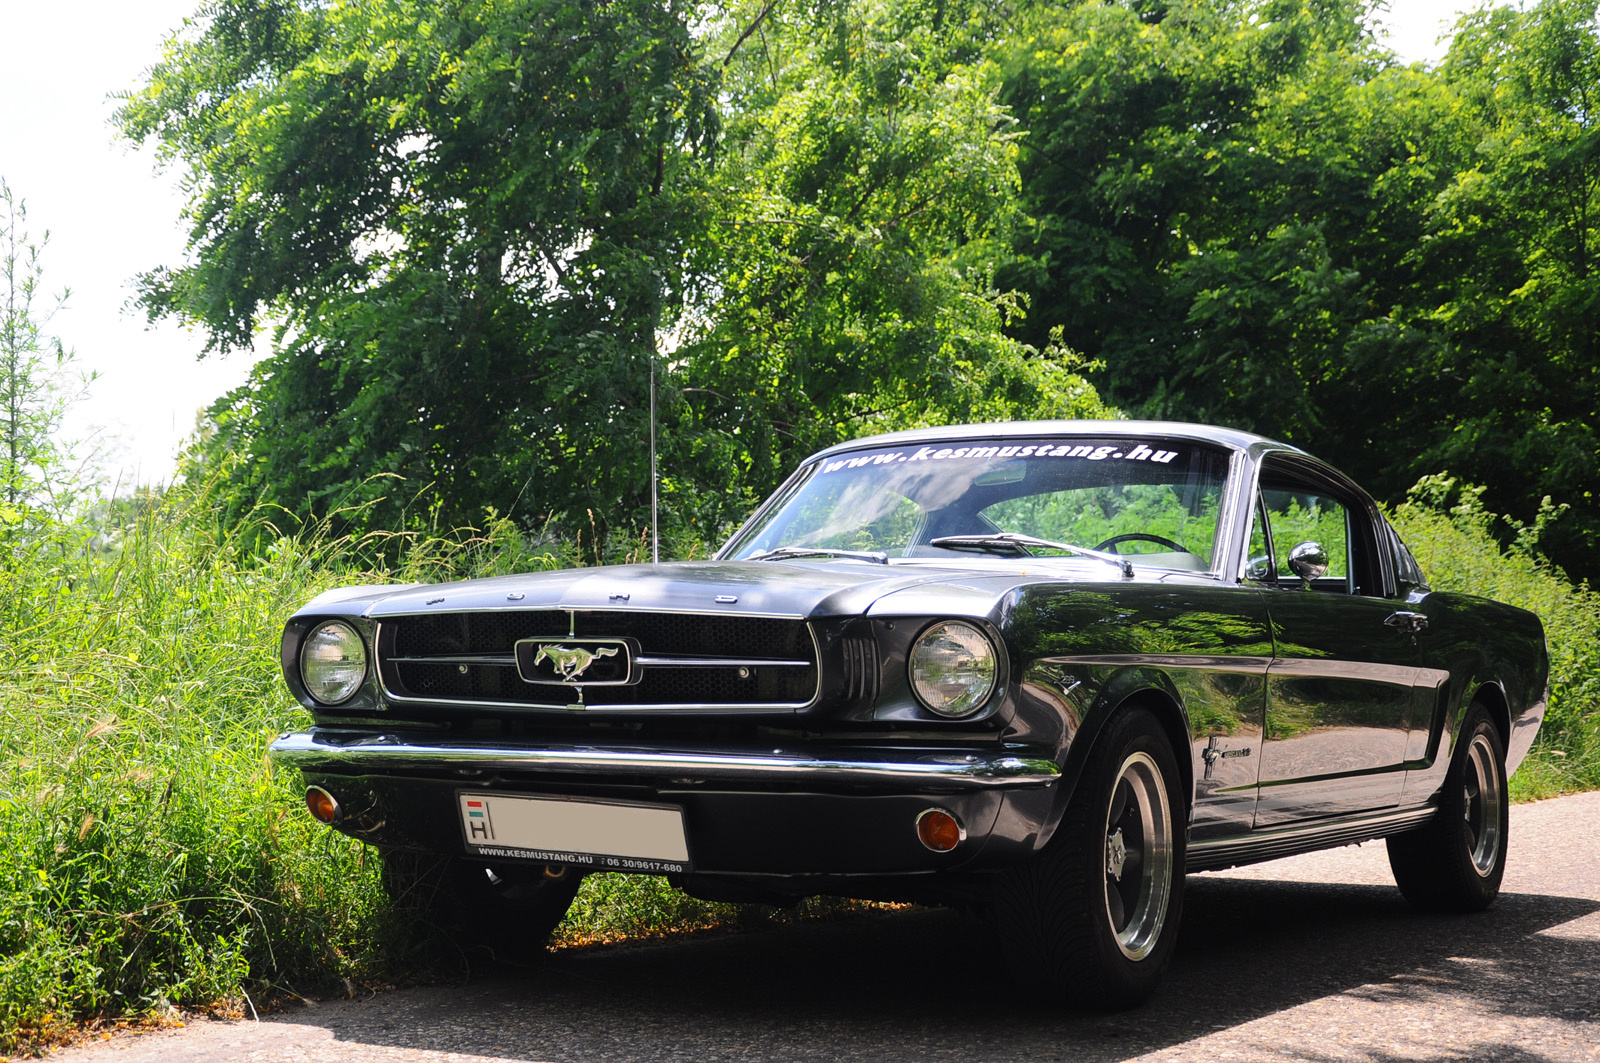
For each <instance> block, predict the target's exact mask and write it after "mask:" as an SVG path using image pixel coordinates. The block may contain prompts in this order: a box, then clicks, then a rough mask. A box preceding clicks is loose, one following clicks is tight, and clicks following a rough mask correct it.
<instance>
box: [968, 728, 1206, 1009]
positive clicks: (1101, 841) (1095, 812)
mask: <svg viewBox="0 0 1600 1063" xmlns="http://www.w3.org/2000/svg"><path fill="white" fill-rule="evenodd" d="M1184 808H1185V804H1184V800H1183V795H1182V792H1181V790H1180V789H1179V775H1178V765H1177V761H1176V760H1175V759H1174V758H1173V755H1172V746H1171V743H1170V742H1168V740H1167V737H1166V733H1165V732H1164V731H1163V730H1162V728H1161V725H1160V723H1159V722H1158V721H1157V720H1156V718H1155V716H1153V715H1152V714H1151V713H1150V712H1148V711H1146V710H1144V709H1132V710H1129V711H1127V712H1124V713H1122V714H1121V715H1119V716H1118V717H1117V718H1116V719H1114V720H1113V721H1112V722H1111V723H1110V724H1109V725H1108V726H1107V728H1106V730H1105V731H1104V732H1103V733H1102V734H1101V735H1100V737H1099V739H1098V740H1097V741H1096V742H1095V747H1094V751H1093V753H1092V754H1091V757H1090V760H1089V764H1088V767H1087V770H1086V771H1085V773H1084V776H1083V778H1082V779H1080V780H1079V782H1078V789H1077V791H1076V793H1075V794H1074V796H1073V798H1072V801H1071V803H1070V804H1069V805H1068V806H1067V810H1066V814H1065V815H1064V816H1063V817H1062V820H1061V825H1060V827H1059V828H1058V829H1057V830H1056V833H1055V836H1054V837H1052V838H1051V839H1050V842H1049V844H1048V845H1046V846H1045V847H1044V849H1043V850H1042V851H1041V852H1039V854H1038V855H1037V856H1035V857H1034V858H1033V859H1032V860H1030V861H1028V862H1027V863H1024V864H1020V865H1018V866H1016V867H1014V868H1010V869H1008V870H1006V871H1004V872H1002V873H1001V874H1000V875H999V876H998V877H997V879H996V881H995V888H994V916H995V926H996V932H997V933H998V935H999V940H1000V946H1001V951H1002V953H1003V955H1004V956H1005V960H1006V964H1007V966H1008V967H1009V968H1010V971H1011V974H1012V977H1013V978H1014V979H1015V980H1016V983H1017V986H1018V988H1019V989H1020V990H1021V991H1022V992H1023V993H1024V995H1026V996H1028V997H1030V998H1033V999H1036V1000H1041V1001H1045V1002H1049V1003H1056V1004H1062V1005H1065V1006H1067V1007H1073V1008H1088V1009H1094V1010H1101V1011H1111V1010H1117V1009H1121V1008H1128V1007H1132V1006H1134V1005H1135V1004H1139V1003H1141V1002H1143V1001H1144V1000H1145V999H1146V998H1147V997H1149V996H1150V994H1151V993H1152V992H1154V991H1155V988H1156V985H1157V984H1158V983H1159V982H1160V981H1161V976H1162V974H1163V972H1165V970H1166V968H1167V964H1168V963H1169V962H1170V961H1171V959H1172V950H1173V946H1174V944H1175V943H1176V941H1177V937H1178V923H1179V922H1180V920H1181V919H1182V916H1183V876H1184V855H1185V847H1186V840H1187V832H1186V830H1185V826H1184V825H1185V823H1186V821H1187V817H1186V816H1185V815H1184Z"/></svg>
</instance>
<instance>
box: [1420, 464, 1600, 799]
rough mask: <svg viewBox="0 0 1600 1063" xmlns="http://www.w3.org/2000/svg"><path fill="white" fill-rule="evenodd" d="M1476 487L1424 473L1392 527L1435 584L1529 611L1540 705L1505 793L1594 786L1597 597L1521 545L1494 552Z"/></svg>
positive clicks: (1599, 689)
mask: <svg viewBox="0 0 1600 1063" xmlns="http://www.w3.org/2000/svg"><path fill="white" fill-rule="evenodd" d="M1481 494H1482V491H1481V490H1479V489H1475V488H1472V487H1465V488H1460V487H1459V486H1458V485H1457V484H1456V482H1455V481H1454V480H1452V479H1450V478H1448V477H1443V476H1440V477H1427V478H1425V479H1424V480H1423V481H1422V482H1421V483H1419V484H1418V486H1417V487H1416V488H1414V489H1413V491H1412V497H1411V500H1410V501H1408V502H1406V503H1404V504H1402V505H1400V506H1398V507H1396V509H1395V511H1394V513H1393V514H1392V517H1393V519H1394V523H1395V528H1396V530H1398V531H1399V532H1400V536H1401V538H1402V539H1404V540H1405V542H1406V545H1407V546H1409V547H1410V548H1411V551H1412V553H1414V554H1415V555H1416V557H1417V561H1418V562H1419V563H1420V564H1421V565H1422V571H1423V572H1424V573H1425V574H1426V575H1427V577H1428V581H1429V583H1430V584H1431V585H1432V586H1433V587H1434V588H1435V589H1437V590H1443V591H1459V592H1463V593H1467V594H1478V595H1482V596H1484V597H1486V598H1493V599H1495V600H1497V601H1502V602H1509V603H1510V604H1512V605H1518V606H1521V607H1522V608H1524V609H1529V610H1532V611H1533V612H1534V613H1536V614H1538V616H1539V619H1540V620H1542V621H1543V622H1544V629H1545V641H1546V643H1547V644H1548V646H1549V649H1550V703H1549V708H1548V711H1547V713H1546V716H1545V722H1544V726H1543V727H1542V728H1541V729H1540V732H1539V738H1538V741H1537V742H1536V743H1535V744H1534V748H1533V751H1532V752H1531V753H1530V754H1529V756H1528V758H1527V760H1525V761H1523V763H1522V767H1521V768H1519V769H1518V770H1517V773H1516V775H1514V776H1513V777H1512V779H1511V792H1512V797H1513V799H1515V800H1520V801H1528V800H1535V799H1538V798H1541V797H1552V796H1554V795H1556V794H1560V793H1570V792H1573V791H1577V790H1589V789H1594V788H1596V787H1600V594H1596V593H1595V592H1594V591H1593V590H1591V589H1590V588H1589V587H1588V585H1587V584H1584V585H1579V586H1574V585H1573V584H1572V583H1571V582H1570V581H1569V580H1568V579H1567V578H1566V577H1565V575H1563V574H1562V572H1561V571H1560V570H1559V569H1556V568H1555V567H1553V566H1552V565H1550V563H1549V562H1547V561H1545V560H1544V559H1543V558H1542V557H1540V556H1538V555H1537V554H1535V553H1533V552H1532V551H1531V548H1530V545H1529V543H1530V542H1531V539H1532V537H1530V536H1519V545H1514V546H1513V547H1512V548H1511V549H1509V550H1506V549H1502V548H1501V546H1500V545H1499V543H1498V542H1497V541H1496V540H1495V538H1494V536H1493V535H1492V534H1491V533H1490V528H1491V527H1492V526H1493V524H1494V522H1495V520H1496V518H1495V516H1494V515H1493V514H1491V513H1489V512H1487V511H1486V510H1485V509H1484V508H1483V506H1482V504H1481V502H1479V496H1480V495H1481Z"/></svg>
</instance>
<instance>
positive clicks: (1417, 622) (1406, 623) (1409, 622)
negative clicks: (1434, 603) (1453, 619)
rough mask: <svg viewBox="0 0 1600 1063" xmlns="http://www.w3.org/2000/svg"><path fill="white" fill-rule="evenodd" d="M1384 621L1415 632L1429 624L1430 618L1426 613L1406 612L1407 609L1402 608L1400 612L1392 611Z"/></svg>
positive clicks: (1391, 625)
mask: <svg viewBox="0 0 1600 1063" xmlns="http://www.w3.org/2000/svg"><path fill="white" fill-rule="evenodd" d="M1383 622H1384V623H1385V624H1386V625H1388V626H1389V627H1392V628H1398V629H1399V630H1401V631H1410V632H1413V633H1414V632H1418V631H1421V630H1423V629H1424V628H1426V627H1427V626H1428V618H1427V616H1426V615H1424V614H1423V613H1411V612H1406V611H1405V610H1401V611H1400V612H1398V613H1390V614H1389V615H1388V616H1387V617H1385V618H1384V621H1383Z"/></svg>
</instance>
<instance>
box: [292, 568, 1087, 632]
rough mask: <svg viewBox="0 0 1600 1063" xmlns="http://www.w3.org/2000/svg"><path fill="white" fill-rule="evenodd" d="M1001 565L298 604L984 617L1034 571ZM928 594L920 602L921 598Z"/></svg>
mask: <svg viewBox="0 0 1600 1063" xmlns="http://www.w3.org/2000/svg"><path fill="white" fill-rule="evenodd" d="M1032 568H1033V571H1031V572H1029V571H1026V570H1023V569H1022V568H1020V567H1017V566H1013V565H1009V564H1001V565H996V566H995V567H994V568H993V569H992V570H987V571H975V570H974V569H972V568H970V567H945V566H939V567H933V566H927V565H915V566H912V565H903V566H902V565H874V564H868V563H861V562H855V561H840V560H827V561H816V562H808V561H677V562H668V563H664V564H659V565H648V564H646V565H614V566H606V567H601V568H588V569H573V570H567V571H561V572H536V573H527V574H523V575H514V576H497V577H494V578H490V579H477V580H466V581H463V582H460V583H441V584H424V585H415V584H413V585H410V586H404V587H393V586H390V587H373V586H367V587H349V588H343V589H341V590H337V591H330V592H328V593H326V594H324V595H321V596H320V597H318V598H316V599H315V600H313V601H312V602H310V603H308V605H307V606H306V607H305V609H304V610H302V612H304V613H332V612H338V613H343V614H346V615H349V614H357V615H362V616H368V617H372V618H374V619H378V618H382V617H385V616H400V615H406V614H415V613H427V612H461V611H468V610H471V611H476V610H486V609H541V608H543V609H643V610H650V611H653V612H694V613H710V612H716V613H734V614H740V615H748V616H793V617H804V618H808V619H809V618H812V617H822V616H849V615H856V616H859V615H863V614H866V613H869V612H888V611H903V610H902V609H901V608H900V606H906V607H910V606H911V605H912V603H913V602H916V603H918V604H917V607H916V609H915V611H919V612H920V611H922V609H923V608H925V607H926V606H927V605H932V604H933V603H935V602H937V603H940V605H941V609H940V611H952V612H968V611H970V612H975V613H978V614H985V613H988V612H990V611H991V609H992V608H993V606H994V604H995V602H996V601H997V599H998V598H999V597H1001V596H1003V595H1004V594H1005V593H1006V592H1007V591H1008V590H1010V589H1012V588H1014V587H1016V586H1017V584H1018V583H1019V582H1032V581H1033V580H1035V579H1038V578H1041V577H1042V576H1043V573H1041V572H1039V571H1038V567H1037V566H1032ZM1105 572H1106V566H1105V565H1102V564H1100V563H1098V562H1087V563H1082V564H1078V563H1068V564H1057V565H1053V566H1052V569H1051V571H1050V573H1049V578H1050V579H1051V580H1052V581H1060V580H1068V581H1078V580H1093V581H1095V582H1102V581H1104V580H1105ZM935 589H937V594H936V595H935V596H933V597H931V598H930V597H929V596H928V595H927V594H926V593H919V592H926V591H933V590H935Z"/></svg>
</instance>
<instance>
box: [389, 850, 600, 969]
mask: <svg viewBox="0 0 1600 1063" xmlns="http://www.w3.org/2000/svg"><path fill="white" fill-rule="evenodd" d="M582 880H583V876H582V875H581V874H579V873H578V872H577V871H574V870H572V869H571V868H568V867H567V866H565V865H560V864H511V865H504V864H494V865H489V864H482V863H476V862H473V861H470V860H461V859H458V858H454V857H447V856H439V855H437V854H433V853H413V852H403V851H399V850H391V851H388V852H385V853H384V854H383V884H384V888H385V889H386V890H387V891H388V893H389V898H390V900H391V901H392V902H394V903H395V904H396V905H398V906H400V907H402V908H404V909H409V910H411V911H414V912H416V913H417V914H418V915H419V916H420V917H422V918H424V919H426V920H427V921H428V922H430V923H431V924H433V925H434V926H435V927H437V928H438V929H440V930H441V931H443V932H444V933H445V934H446V935H447V936H448V937H449V938H451V939H452V940H453V941H455V942H456V943H458V944H461V945H465V946H474V947H478V948H481V949H486V950H488V952H489V953H490V954H491V955H492V956H494V957H495V958H496V959H502V960H504V959H514V958H516V956H518V955H521V954H524V953H528V952H536V951H538V950H540V949H542V948H544V946H545V944H546V943H547V942H548V941H549V940H550V933H551V931H553V930H555V928H556V926H557V925H559V924H560V922H561V920H562V918H563V917H564V916H565V915H566V914H567V909H568V908H569V907H571V906H572V900H573V898H574V897H576V896H577V894H578V886H579V884H580V883H581V882H582Z"/></svg>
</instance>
